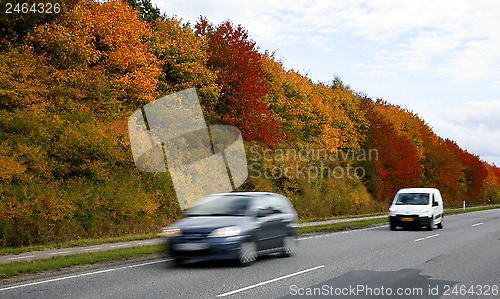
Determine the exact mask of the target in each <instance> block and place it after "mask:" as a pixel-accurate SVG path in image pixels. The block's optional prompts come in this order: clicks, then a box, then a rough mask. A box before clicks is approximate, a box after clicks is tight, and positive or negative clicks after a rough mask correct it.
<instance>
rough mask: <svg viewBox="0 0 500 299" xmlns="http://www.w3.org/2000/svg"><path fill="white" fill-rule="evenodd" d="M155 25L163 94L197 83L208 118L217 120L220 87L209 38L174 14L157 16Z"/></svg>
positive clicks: (153, 43) (153, 41)
mask: <svg viewBox="0 0 500 299" xmlns="http://www.w3.org/2000/svg"><path fill="white" fill-rule="evenodd" d="M153 29H154V33H153V35H152V36H151V39H150V42H151V50H152V52H153V53H154V54H155V56H156V57H157V58H158V59H159V61H160V63H161V67H162V72H161V74H160V76H159V77H158V85H157V90H158V92H159V93H160V95H165V94H170V93H174V92H177V91H181V90H183V89H187V88H191V87H196V91H197V93H198V96H199V98H200V103H201V105H202V109H203V110H204V114H205V117H206V119H207V121H208V122H211V123H216V122H218V121H219V119H218V117H217V115H216V113H215V106H216V105H217V101H218V98H219V96H220V91H221V88H220V86H219V85H218V84H217V72H216V71H214V70H211V69H210V68H209V66H208V59H209V54H208V52H207V51H208V41H207V38H206V37H204V36H196V35H195V34H194V32H193V31H192V30H191V28H189V27H187V26H183V25H182V24H181V22H180V20H177V19H175V18H173V17H172V18H166V19H157V20H156V21H155V23H154V26H153Z"/></svg>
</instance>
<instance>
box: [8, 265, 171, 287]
mask: <svg viewBox="0 0 500 299" xmlns="http://www.w3.org/2000/svg"><path fill="white" fill-rule="evenodd" d="M167 261H170V259H161V260H157V261H152V262H146V263H141V264H135V265H129V266H124V267H119V268H112V269H106V270H99V271H94V272H87V273H81V274H76V275H70V276H64V277H58V278H54V279H47V280H42V281H36V282H30V283H25V284H18V285H14V286H10V287H5V288H0V291H7V290H12V289H18V288H23V287H29V286H33V285H38V284H44V283H49V282H55V281H60V280H66V279H71V278H78V277H84V276H89V275H95V274H100V273H106V272H113V271H117V270H122V269H128V268H135V267H141V266H147V265H152V264H158V263H163V262H167Z"/></svg>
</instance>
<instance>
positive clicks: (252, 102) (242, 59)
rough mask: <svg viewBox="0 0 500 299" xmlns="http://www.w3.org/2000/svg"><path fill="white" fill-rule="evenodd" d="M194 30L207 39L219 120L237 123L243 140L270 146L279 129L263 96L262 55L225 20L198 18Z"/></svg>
mask: <svg viewBox="0 0 500 299" xmlns="http://www.w3.org/2000/svg"><path fill="white" fill-rule="evenodd" d="M195 29H196V30H195V33H196V34H197V35H198V36H200V37H202V36H204V37H206V38H207V39H208V45H209V47H208V53H209V55H210V56H209V60H208V63H209V65H210V66H211V68H212V69H213V70H214V71H216V72H217V75H218V78H217V84H218V85H220V86H221V88H222V91H221V96H220V98H219V101H218V102H217V104H216V106H215V111H216V113H217V114H218V115H219V116H220V119H221V121H222V122H223V123H225V124H228V125H234V126H237V127H238V128H239V129H240V130H241V132H242V134H243V137H244V138H245V140H249V141H251V140H256V141H260V142H263V143H265V144H267V145H274V144H276V143H277V142H279V140H280V135H281V134H280V130H279V126H278V124H277V122H276V120H275V119H274V118H273V117H272V116H271V114H270V112H269V109H268V106H267V104H266V102H265V101H264V100H263V97H264V96H265V95H266V94H267V93H268V91H269V86H268V84H267V82H266V81H265V80H264V75H265V71H264V69H263V67H262V62H261V59H262V54H260V53H259V52H258V50H257V47H256V45H255V42H254V41H253V40H251V39H250V38H249V37H248V32H247V31H246V30H245V29H244V28H243V27H241V26H240V25H238V26H236V27H235V26H233V24H232V23H231V22H229V21H225V22H223V23H221V24H220V25H219V26H217V27H214V26H213V25H212V24H210V23H209V22H208V20H207V19H206V18H203V17H201V18H200V19H199V20H198V23H197V24H196V26H195Z"/></svg>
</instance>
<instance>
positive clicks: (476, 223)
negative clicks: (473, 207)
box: [472, 222, 483, 226]
mask: <svg viewBox="0 0 500 299" xmlns="http://www.w3.org/2000/svg"><path fill="white" fill-rule="evenodd" d="M481 224H483V223H482V222H479V223H476V224H473V225H472V226H478V225H481Z"/></svg>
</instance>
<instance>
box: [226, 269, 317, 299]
mask: <svg viewBox="0 0 500 299" xmlns="http://www.w3.org/2000/svg"><path fill="white" fill-rule="evenodd" d="M324 266H325V265H321V266H317V267H314V268H309V269H306V270H302V271H299V272H295V273H292V274H288V275H285V276H281V277H278V278H274V279H271V280H266V281H263V282H259V283H257V284H253V285H251V286H248V287H244V288H241V289H237V290H234V291H231V292H227V293H224V294H220V295H217V297H226V296H229V295H233V294H236V293H239V292H243V291H246V290H249V289H253V288H256V287H260V286H263V285H266V284H269V283H272V282H276V281H280V280H283V279H286V278H289V277H292V276H296V275H300V274H304V273H307V272H310V271H314V270H317V269H321V268H323V267H324Z"/></svg>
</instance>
